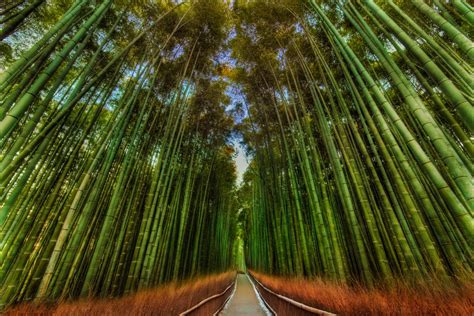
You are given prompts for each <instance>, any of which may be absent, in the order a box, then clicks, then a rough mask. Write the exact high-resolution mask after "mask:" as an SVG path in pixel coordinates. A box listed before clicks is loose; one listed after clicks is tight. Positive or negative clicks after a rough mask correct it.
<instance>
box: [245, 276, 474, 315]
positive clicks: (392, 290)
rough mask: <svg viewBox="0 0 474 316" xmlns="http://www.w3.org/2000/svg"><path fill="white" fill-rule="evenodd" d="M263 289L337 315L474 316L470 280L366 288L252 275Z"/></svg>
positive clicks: (282, 308)
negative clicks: (263, 286) (265, 288)
mask: <svg viewBox="0 0 474 316" xmlns="http://www.w3.org/2000/svg"><path fill="white" fill-rule="evenodd" d="M252 274H253V276H254V277H255V278H256V279H257V280H258V281H260V282H261V283H262V284H264V285H265V286H266V287H267V288H269V289H271V290H273V291H274V292H276V293H279V294H282V295H284V296H287V297H290V298H292V299H294V300H296V301H299V302H302V303H305V304H307V305H309V306H313V307H315V308H319V309H322V310H325V311H329V312H333V313H337V314H340V315H456V316H462V315H474V284H473V283H472V278H471V279H470V280H466V281H463V282H457V283H454V282H453V281H444V282H441V281H439V280H436V281H431V282H423V283H421V282H418V284H416V285H413V284H412V285H408V283H405V282H401V281H397V282H396V284H392V285H391V286H390V287H388V286H384V287H379V288H373V289H367V288H364V287H362V286H352V287H351V286H348V285H345V284H338V283H334V282H329V281H324V280H321V279H313V280H305V279H295V278H282V277H274V276H269V275H265V274H261V273H256V272H252ZM259 290H260V289H259ZM260 292H262V293H263V294H264V298H265V299H266V300H267V301H268V302H269V303H270V305H271V306H272V307H274V309H275V311H276V312H278V314H280V315H306V313H304V312H302V311H300V312H298V309H295V308H292V307H290V306H288V304H287V303H284V302H283V301H282V300H279V299H275V297H274V296H273V295H269V294H265V292H263V291H261V290H260Z"/></svg>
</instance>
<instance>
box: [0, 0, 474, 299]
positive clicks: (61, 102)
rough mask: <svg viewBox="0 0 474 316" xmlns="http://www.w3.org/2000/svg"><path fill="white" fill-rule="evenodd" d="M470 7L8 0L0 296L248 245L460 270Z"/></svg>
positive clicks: (49, 290)
mask: <svg viewBox="0 0 474 316" xmlns="http://www.w3.org/2000/svg"><path fill="white" fill-rule="evenodd" d="M473 24H474V11H473V9H472V7H471V6H469V4H468V3H467V1H463V0H457V1H439V0H429V1H422V0H396V1H395V0H383V1H382V0H377V1H375V0H336V1H334V0H331V1H329V0H281V1H276V0H275V1H269V0H248V1H246V0H235V1H226V0H192V1H191V0H190V1H173V0H163V1H148V0H143V1H125V0H26V1H23V0H12V1H7V2H2V3H1V4H0V26H1V29H0V308H4V307H5V306H7V305H10V304H15V303H18V302H22V301H30V300H34V301H37V302H42V301H56V300H60V299H69V298H77V297H86V296H99V297H110V296H120V295H124V294H128V293H131V292H135V291H138V290H141V289H144V288H149V287H153V286H156V285H159V284H163V283H166V282H170V281H179V280H183V279H186V278H189V277H194V276H197V275H204V274H208V273H212V272H218V271H225V270H227V269H231V268H234V269H235V268H240V269H243V268H244V266H247V267H249V268H251V269H254V270H256V271H261V272H265V273H268V274H274V275H294V276H306V277H313V276H319V277H324V278H328V279H331V280H336V281H341V282H362V283H364V284H366V285H368V286H370V285H373V284H376V283H377V282H388V283H390V282H392V281H394V280H396V279H398V278H404V279H413V278H415V279H416V278H423V279H429V278H430V277H432V276H436V277H439V278H445V277H460V278H462V277H464V276H466V275H469V276H471V275H472V264H473V262H474V260H473V254H472V246H473V243H474V236H473V233H474V228H473V213H472V212H473V209H474V188H473V181H472V180H473V177H472V176H473V173H474V167H473V162H472V159H473V155H474V147H473V144H472V140H473V132H474V112H473V109H472V107H473V100H474V95H473V88H474V87H473V82H474V80H473V75H472V62H473V60H474V49H473V43H472V41H471V39H470V38H471V37H472V32H473ZM231 90H232V91H234V92H230V91H231ZM235 91H237V92H235ZM236 94H240V96H239V98H237V97H236ZM236 135H237V136H236ZM239 137H240V139H241V140H242V143H244V144H245V146H246V148H247V151H248V155H249V157H251V159H252V161H251V163H250V165H249V168H248V170H247V172H246V173H245V175H244V178H243V181H242V184H241V185H240V188H237V187H236V167H235V163H234V161H233V159H234V157H235V152H234V149H233V146H232V144H233V143H235V140H236V139H239ZM244 255H245V258H244Z"/></svg>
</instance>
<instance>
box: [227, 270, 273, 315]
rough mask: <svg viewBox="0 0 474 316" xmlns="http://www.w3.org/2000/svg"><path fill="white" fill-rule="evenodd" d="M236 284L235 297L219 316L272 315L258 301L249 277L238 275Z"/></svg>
mask: <svg viewBox="0 0 474 316" xmlns="http://www.w3.org/2000/svg"><path fill="white" fill-rule="evenodd" d="M236 283H237V284H236V286H237V288H236V290H235V293H234V295H233V296H232V298H231V299H230V302H229V304H228V305H227V306H226V308H224V310H223V311H222V312H221V313H220V314H219V315H222V316H234V315H254V316H260V315H261V316H264V315H271V314H270V313H268V312H266V311H264V310H263V307H262V305H261V304H260V303H259V301H258V298H257V293H256V292H255V290H254V287H253V286H252V283H250V280H249V278H248V276H247V275H245V274H238V275H237V280H236Z"/></svg>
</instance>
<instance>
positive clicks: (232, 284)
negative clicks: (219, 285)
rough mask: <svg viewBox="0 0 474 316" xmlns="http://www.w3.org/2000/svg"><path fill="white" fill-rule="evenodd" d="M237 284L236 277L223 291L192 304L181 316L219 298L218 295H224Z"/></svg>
mask: <svg viewBox="0 0 474 316" xmlns="http://www.w3.org/2000/svg"><path fill="white" fill-rule="evenodd" d="M234 285H235V279H234V281H233V282H232V283H231V284H230V285H229V286H228V287H226V288H225V290H224V291H222V292H221V293H218V294H214V295H212V296H209V297H208V298H206V299H204V300H202V301H200V302H199V303H197V304H196V305H194V306H192V307H191V308H189V309H187V310H185V311H184V312H182V313H181V314H179V316H185V315H188V314H189V313H191V312H192V311H194V310H196V309H198V308H199V307H201V306H202V305H204V304H206V303H207V302H209V301H212V300H213V299H215V298H218V297H221V296H222V295H224V294H225V293H226V292H227V291H228V290H229V289H230V288H231V287H232V286H234ZM226 303H227V300H226Z"/></svg>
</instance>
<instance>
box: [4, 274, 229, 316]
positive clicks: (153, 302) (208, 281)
mask: <svg viewBox="0 0 474 316" xmlns="http://www.w3.org/2000/svg"><path fill="white" fill-rule="evenodd" d="M234 278H235V272H226V273H221V274H215V275H210V276H206V277H201V278H196V279H192V280H188V281H186V282H182V283H173V284H167V285H164V286H162V287H159V288H156V289H150V290H144V291H140V292H138V293H136V294H132V295H128V296H125V297H121V298H110V299H81V300H77V301H67V302H61V303H57V304H53V305H35V304H21V305H18V306H14V307H11V308H10V309H8V310H6V311H5V315H11V316H13V315H15V316H16V315H41V316H43V315H44V316H46V315H48V316H49V315H58V316H63V315H75V316H81V315H84V316H89V315H166V316H168V315H178V314H179V313H181V312H183V311H185V310H187V309H189V308H191V307H192V306H194V305H196V304H198V303H199V302H200V301H202V300H204V299H206V298H207V297H209V296H212V295H214V294H218V293H221V292H222V291H224V289H225V288H227V287H228V286H229V284H231V283H232V281H233V280H234ZM230 293H231V292H229V294H230ZM227 297H228V295H223V296H222V297H219V298H216V299H214V300H212V301H210V302H209V303H206V304H205V305H203V306H202V307H200V308H199V309H198V310H196V312H193V313H192V315H193V316H195V315H196V316H200V315H202V316H204V315H206V316H207V315H212V314H213V313H214V312H215V311H216V310H218V309H219V308H220V307H221V306H222V305H223V303H224V301H225V299H226V298H227Z"/></svg>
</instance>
